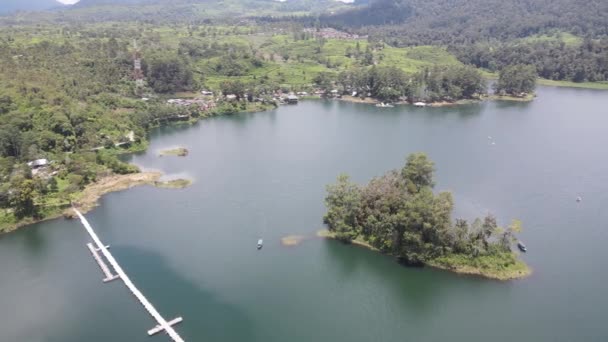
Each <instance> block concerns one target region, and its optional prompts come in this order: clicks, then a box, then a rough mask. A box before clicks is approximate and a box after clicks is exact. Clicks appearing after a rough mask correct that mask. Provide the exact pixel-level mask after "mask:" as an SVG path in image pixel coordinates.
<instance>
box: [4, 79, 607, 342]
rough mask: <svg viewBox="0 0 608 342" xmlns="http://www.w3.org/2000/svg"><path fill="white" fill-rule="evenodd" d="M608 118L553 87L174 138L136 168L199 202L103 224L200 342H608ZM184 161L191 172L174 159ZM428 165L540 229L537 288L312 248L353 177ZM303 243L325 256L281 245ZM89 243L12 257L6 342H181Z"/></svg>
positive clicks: (144, 199) (159, 134)
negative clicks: (339, 186) (158, 330)
mask: <svg viewBox="0 0 608 342" xmlns="http://www.w3.org/2000/svg"><path fill="white" fill-rule="evenodd" d="M606 108H608V93H606V92H600V91H591V90H577V89H558V88H541V89H540V90H539V97H538V99H536V100H535V101H534V102H532V103H506V102H488V103H483V104H475V105H468V106H462V107H456V108H412V107H396V108H376V107H373V106H369V105H361V104H349V103H341V102H337V101H327V102H324V101H310V102H302V103H300V104H299V105H297V106H289V107H281V108H279V109H277V110H275V111H270V112H265V113H257V114H242V115H235V116H229V117H220V118H214V119H209V120H204V121H202V122H200V123H198V124H197V125H195V126H194V127H182V128H176V127H167V128H163V129H159V130H157V131H155V132H153V133H152V136H151V145H150V149H149V150H148V152H147V153H145V154H142V155H138V156H133V157H132V162H134V163H136V164H138V165H141V166H143V167H144V168H148V169H158V170H162V171H164V172H166V173H167V174H168V175H169V176H179V177H189V178H191V179H193V180H194V184H193V185H192V186H191V187H190V188H187V189H183V190H167V189H157V188H153V187H140V188H136V189H131V190H128V191H124V192H120V193H114V194H110V195H108V196H106V197H104V198H103V200H102V201H101V206H100V207H98V208H97V209H95V210H94V211H92V212H91V213H89V214H88V215H87V217H88V218H89V219H90V221H91V223H92V224H93V226H94V227H95V228H96V229H97V231H98V234H99V235H100V237H101V238H102V240H104V241H105V242H107V243H109V244H111V245H112V247H111V250H112V252H113V253H114V255H115V257H116V258H117V259H118V261H119V262H120V263H121V264H122V266H123V268H124V269H125V270H126V271H127V272H128V273H129V274H130V276H131V278H132V280H133V281H134V282H135V283H136V285H138V286H139V287H140V289H141V290H142V291H143V292H144V293H145V294H146V295H147V296H148V298H149V299H150V300H151V301H152V302H153V303H154V304H155V305H156V306H157V308H158V309H159V311H160V312H161V313H162V314H163V315H164V316H165V317H166V318H167V319H170V318H173V317H174V316H177V315H180V316H183V317H184V322H183V323H181V324H180V325H178V326H177V327H176V329H177V331H178V332H179V333H180V334H181V335H182V336H183V337H184V338H185V339H186V340H187V341H264V342H268V341H294V342H298V341H302V342H303V341H332V342H334V341H349V342H352V341H362V342H363V341H438V340H450V341H496V342H500V341H505V342H506V341H513V340H516V339H517V340H520V341H564V342H565V341H607V340H608V326H607V325H606V312H607V311H606V310H607V308H608V294H607V292H606V284H607V283H608V248H606V245H607V243H608V211H607V210H606V209H605V207H606V205H607V204H608V158H607V157H608V152H607V151H606V147H607V146H608V134H606V133H607V132H608V112H607V111H606ZM488 136H491V139H490V138H488ZM492 143H494V144H492ZM175 146H185V147H187V148H188V149H189V150H190V154H189V156H188V157H185V158H177V157H163V158H159V157H158V152H159V151H160V150H161V149H164V148H169V147H175ZM416 151H424V152H426V153H428V154H429V156H430V157H431V158H432V159H433V160H434V161H435V162H436V166H437V169H438V172H437V179H438V183H437V187H436V188H437V190H451V191H453V192H454V194H455V201H456V207H457V208H456V216H458V217H464V218H473V217H475V216H481V215H484V214H485V213H487V212H492V213H494V214H495V215H496V216H497V217H498V218H499V219H500V220H501V222H502V223H505V224H506V223H508V221H509V220H510V219H511V218H520V219H522V220H523V222H524V227H525V229H524V232H523V233H522V234H521V235H520V237H521V238H522V240H524V241H525V243H526V244H527V245H528V248H529V253H528V254H526V255H525V257H524V258H525V260H526V261H527V262H528V263H529V264H530V265H531V267H532V268H533V269H534V274H533V275H532V276H531V277H529V278H527V279H524V280H519V281H512V282H504V283H502V282H496V281H488V280H483V279H478V278H472V277H466V276H459V275H455V274H451V273H447V272H443V271H437V270H433V269H428V268H426V269H411V268H405V267H402V266H400V265H398V264H397V263H395V262H394V261H393V260H392V259H391V258H389V257H386V256H382V255H378V254H376V253H373V252H370V251H367V250H364V249H360V248H356V247H352V246H344V245H341V244H340V243H336V242H333V241H325V240H321V239H316V238H313V237H314V233H315V232H316V231H317V230H318V229H320V228H322V223H321V217H322V215H323V212H324V206H323V197H324V187H325V185H326V184H327V183H330V182H332V181H334V179H335V177H336V176H337V175H338V174H339V173H340V172H347V173H349V174H351V175H352V176H353V178H354V179H355V180H356V181H358V182H367V181H368V180H369V179H370V178H371V177H373V176H377V175H380V174H382V173H383V172H385V171H386V170H388V169H391V168H398V167H400V166H401V165H402V164H403V162H404V158H405V156H406V155H407V154H409V153H411V152H416ZM577 196H581V197H582V198H583V201H582V202H580V203H577V202H576V201H575V199H576V197H577ZM294 234H297V235H305V236H309V237H311V238H310V239H307V240H305V241H304V242H303V243H302V244H301V245H299V246H297V247H284V246H282V245H281V244H280V239H281V238H282V237H284V236H287V235H294ZM259 237H263V238H264V240H265V245H264V248H263V249H262V250H261V251H257V250H256V248H255V247H256V242H257V239H258V238H259ZM87 241H88V240H87V235H86V233H85V231H84V230H83V228H82V227H81V226H80V225H79V223H78V222H76V221H66V220H55V221H51V222H45V223H41V224H37V225H34V226H32V227H28V228H25V229H22V230H20V231H18V232H16V233H13V234H9V235H5V236H2V237H1V238H0V272H1V278H0V340H1V341H19V342H22V341H24V342H30V341H32V342H37V341H57V342H81V341H90V342H97V341H99V342H101V341H104V342H106V341H166V340H168V338H167V336H163V335H162V334H160V335H158V336H155V337H148V336H147V334H146V331H147V330H148V329H150V328H152V327H153V326H154V325H155V323H154V322H153V320H152V319H151V317H149V316H148V315H147V314H146V313H145V311H144V310H143V308H142V307H141V306H140V305H139V303H137V301H136V300H135V298H133V296H132V295H131V294H130V293H129V292H128V291H127V289H126V288H125V287H124V286H123V285H122V283H121V282H113V283H110V284H103V283H102V282H101V278H102V274H101V272H100V270H99V268H98V267H97V265H96V264H95V262H94V261H93V259H92V257H91V256H90V254H89V252H88V250H87V249H86V247H85V243H86V242H87Z"/></svg>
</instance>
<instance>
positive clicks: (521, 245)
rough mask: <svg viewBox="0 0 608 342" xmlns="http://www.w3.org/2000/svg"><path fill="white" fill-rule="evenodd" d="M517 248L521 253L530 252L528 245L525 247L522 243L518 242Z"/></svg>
mask: <svg viewBox="0 0 608 342" xmlns="http://www.w3.org/2000/svg"><path fill="white" fill-rule="evenodd" d="M517 247H518V248H519V250H520V251H522V252H524V253H525V252H527V251H528V248H527V247H526V245H524V243H523V242H521V241H518V242H517Z"/></svg>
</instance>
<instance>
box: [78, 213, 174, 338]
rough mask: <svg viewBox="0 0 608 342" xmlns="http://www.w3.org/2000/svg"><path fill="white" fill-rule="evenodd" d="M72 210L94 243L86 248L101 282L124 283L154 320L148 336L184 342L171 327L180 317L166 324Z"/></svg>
mask: <svg viewBox="0 0 608 342" xmlns="http://www.w3.org/2000/svg"><path fill="white" fill-rule="evenodd" d="M73 210H74V212H76V215H78V218H80V222H82V225H83V226H84V228H85V229H86V230H87V232H88V233H89V235H90V236H91V239H93V242H94V243H95V244H94V245H93V244H91V243H88V244H87V247H88V248H89V251H90V252H91V254H92V255H93V258H95V261H96V262H97V264H98V265H99V267H100V268H101V270H102V272H103V273H104V275H105V277H106V278H105V279H104V280H103V281H104V282H109V281H112V280H114V279H117V278H120V279H121V280H122V281H123V282H124V284H125V286H126V287H127V288H128V289H129V291H131V293H133V295H134V296H135V298H137V300H139V302H140V303H141V305H143V306H144V308H145V309H146V311H148V313H149V314H150V315H151V316H152V317H153V318H154V319H155V320H156V322H157V325H156V326H155V327H154V328H152V329H150V330H148V335H150V336H152V335H154V334H157V333H159V332H161V331H165V332H166V333H167V334H168V335H169V336H170V337H171V339H172V340H173V341H175V342H184V339H182V338H181V336H179V334H178V333H177V332H176V331H175V329H173V325H174V324H177V323H180V322H181V321H183V319H182V318H181V317H177V318H175V319H173V320H171V321H169V322H167V320H165V319H164V318H163V316H161V314H160V313H159V312H158V311H157V310H156V309H155V308H154V306H153V305H152V303H150V301H148V299H146V297H145V296H144V295H143V294H142V293H141V292H140V291H139V290H138V289H137V287H135V285H134V284H133V282H132V281H131V279H129V276H127V274H126V273H125V271H124V270H123V269H122V267H120V265H119V264H118V262H117V261H116V259H114V257H113V256H112V254H111V253H110V251H108V246H106V245H104V244H103V243H101V240H99V237H98V236H97V234H95V231H94V230H93V227H91V225H90V224H89V222H88V221H87V219H86V218H85V217H84V216H83V215H82V214H81V213H80V211H78V210H77V209H76V208H73ZM98 252H101V255H99V253H98ZM102 256H103V257H105V259H106V260H107V261H108V262H109V263H110V265H111V266H112V268H113V269H114V271H116V275H113V274H112V272H111V270H110V268H109V267H108V266H107V265H106V264H105V262H104V261H103V259H102Z"/></svg>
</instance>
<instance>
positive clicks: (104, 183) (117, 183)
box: [0, 106, 271, 236]
mask: <svg viewBox="0 0 608 342" xmlns="http://www.w3.org/2000/svg"><path fill="white" fill-rule="evenodd" d="M270 109H271V106H262V107H260V106H253V107H247V108H246V109H244V110H240V111H238V112H237V113H257V112H263V111H266V110H270ZM228 114H233V113H226V114H220V115H228ZM213 116H215V115H210V116H200V117H198V118H195V119H192V120H190V121H188V122H186V124H193V123H195V122H198V121H200V120H203V119H206V118H209V117H213ZM172 124H183V123H182V122H176V123H167V124H166V125H172ZM161 126H164V125H161ZM151 128H156V127H151ZM146 151H148V142H147V141H146V142H145V143H144V144H143V145H138V147H137V148H136V149H134V150H128V151H124V152H122V153H121V154H129V153H136V152H146ZM186 151H187V150H186ZM162 175H163V174H162V173H161V172H137V173H130V174H123V175H121V174H111V175H109V176H105V177H101V178H100V179H99V180H97V181H95V182H93V183H90V184H87V185H86V186H85V188H84V189H83V190H82V191H81V192H79V193H77V194H76V196H75V198H74V199H72V200H71V202H73V203H74V204H75V205H77V206H79V209H80V211H81V212H82V213H83V214H86V213H87V212H89V211H91V210H92V209H94V208H95V207H97V206H98V205H99V203H98V201H99V199H100V198H101V197H102V196H103V195H106V194H108V193H111V192H119V191H124V190H127V189H130V188H133V187H136V186H141V185H152V186H154V187H156V188H162V189H183V188H186V187H188V186H190V185H191V184H192V180H188V179H176V180H169V181H160V178H161V176H162ZM46 209H47V211H46V212H44V217H42V218H34V217H26V218H22V219H17V220H16V221H13V220H11V221H10V222H6V221H4V222H3V221H2V220H6V217H7V216H6V214H7V213H9V215H12V214H10V211H9V210H5V211H4V213H2V212H0V236H2V235H5V234H10V233H12V232H15V231H17V230H19V229H22V228H26V227H27V226H30V225H32V224H36V223H40V222H44V221H50V220H54V219H58V218H60V217H65V218H73V217H75V214H74V212H73V211H72V210H71V206H70V205H69V204H65V203H63V204H60V205H57V206H54V207H52V208H46ZM43 211H44V209H43ZM3 216H4V217H3ZM13 218H14V216H13Z"/></svg>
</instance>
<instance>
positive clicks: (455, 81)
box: [315, 66, 486, 101]
mask: <svg viewBox="0 0 608 342" xmlns="http://www.w3.org/2000/svg"><path fill="white" fill-rule="evenodd" d="M315 81H316V83H317V85H319V86H320V87H321V88H322V89H326V90H327V89H330V88H332V87H333V83H332V76H331V75H328V74H320V75H319V76H318V77H317V78H316V79H315ZM335 84H336V85H337V86H338V88H339V90H340V91H341V92H342V93H344V94H351V93H357V96H363V97H365V96H371V97H373V98H376V99H379V100H382V101H398V100H400V99H402V98H405V99H406V100H408V101H417V100H425V101H454V100H459V99H472V98H478V97H479V96H480V95H483V94H484V93H485V91H486V87H485V81H484V79H483V77H482V76H481V74H480V73H479V71H478V70H476V69H475V68H473V67H469V66H435V67H432V68H425V69H424V70H422V71H420V72H418V73H416V74H407V73H405V72H404V71H403V70H401V69H399V68H397V67H380V66H373V67H371V68H366V67H356V68H351V69H349V70H346V71H343V72H341V73H339V74H338V76H337V78H336V82H335Z"/></svg>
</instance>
